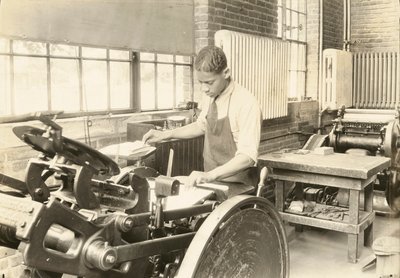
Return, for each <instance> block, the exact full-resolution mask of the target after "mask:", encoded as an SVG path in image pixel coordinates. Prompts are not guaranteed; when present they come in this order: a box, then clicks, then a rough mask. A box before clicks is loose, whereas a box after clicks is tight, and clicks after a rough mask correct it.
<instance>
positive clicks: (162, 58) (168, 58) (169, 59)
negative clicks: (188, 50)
mask: <svg viewBox="0 0 400 278" xmlns="http://www.w3.org/2000/svg"><path fill="white" fill-rule="evenodd" d="M157 62H166V63H173V62H174V56H173V55H165V54H157Z"/></svg>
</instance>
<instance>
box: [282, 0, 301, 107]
mask: <svg viewBox="0 0 400 278" xmlns="http://www.w3.org/2000/svg"><path fill="white" fill-rule="evenodd" d="M292 1H293V0H279V1H278V10H279V9H280V14H281V19H280V20H279V19H278V25H280V26H278V34H277V36H278V37H279V38H281V39H282V40H284V41H288V42H289V44H290V46H289V47H290V51H289V52H290V53H289V59H290V60H291V57H292V52H291V49H292V46H293V45H296V46H297V49H299V48H300V47H302V46H303V47H304V56H305V57H303V58H304V65H300V64H299V57H298V56H297V61H296V66H295V67H293V65H292V61H291V62H290V67H289V80H288V86H289V88H288V101H289V102H295V101H302V100H303V99H305V98H306V93H307V92H306V82H307V76H306V75H307V47H308V45H307V26H306V23H307V1H306V0H304V7H303V8H304V11H300V9H299V7H298V9H297V10H295V9H293V7H292V5H291V3H292ZM294 1H297V0H294ZM288 3H289V5H288ZM287 13H289V14H290V16H291V15H292V14H293V13H297V15H300V14H301V15H303V16H304V21H305V26H302V27H300V26H299V25H298V26H288V25H287V22H288V21H287V18H286V15H287ZM278 15H279V12H278ZM298 18H300V17H299V16H298ZM290 22H292V21H291V19H290ZM298 24H300V22H299V20H298ZM299 28H302V29H304V32H305V33H304V40H300V36H299V30H301V29H299ZM293 30H296V32H297V39H293V38H292V37H290V38H288V37H287V36H286V35H287V32H288V31H289V32H292V31H293ZM297 53H298V52H297ZM293 71H294V72H296V73H297V75H296V76H297V77H296V78H297V80H298V76H299V75H302V76H304V80H303V83H304V84H303V85H304V88H303V91H302V92H301V93H299V92H298V91H297V95H296V96H295V97H293V96H290V95H289V94H290V92H291V85H290V84H291V83H292V82H291V79H290V76H292V72H293Z"/></svg>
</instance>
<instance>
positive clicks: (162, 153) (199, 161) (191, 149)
mask: <svg viewBox="0 0 400 278" xmlns="http://www.w3.org/2000/svg"><path fill="white" fill-rule="evenodd" d="M203 144H204V137H203V136H200V137H196V138H193V139H183V140H169V141H163V142H161V143H158V144H157V145H156V147H157V150H156V155H155V169H156V170H157V171H159V172H160V173H161V174H163V175H166V174H167V168H168V167H167V166H168V159H169V153H170V149H173V150H174V159H173V164H172V175H171V176H188V175H190V173H191V172H192V171H193V170H197V171H203V169H204V168H203Z"/></svg>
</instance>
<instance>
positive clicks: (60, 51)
mask: <svg viewBox="0 0 400 278" xmlns="http://www.w3.org/2000/svg"><path fill="white" fill-rule="evenodd" d="M50 55H55V56H68V57H79V47H77V46H72V45H66V44H50Z"/></svg>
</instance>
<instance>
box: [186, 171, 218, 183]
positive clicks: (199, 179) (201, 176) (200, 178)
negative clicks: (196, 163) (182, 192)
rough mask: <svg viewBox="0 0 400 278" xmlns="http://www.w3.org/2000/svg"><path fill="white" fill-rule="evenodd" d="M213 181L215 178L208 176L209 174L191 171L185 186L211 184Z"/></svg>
mask: <svg viewBox="0 0 400 278" xmlns="http://www.w3.org/2000/svg"><path fill="white" fill-rule="evenodd" d="M214 180H215V178H214V177H213V176H212V175H211V174H210V172H199V171H193V172H192V173H191V174H190V175H189V177H188V179H187V183H186V185H187V186H195V185H197V184H200V183H203V182H211V181H214Z"/></svg>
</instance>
